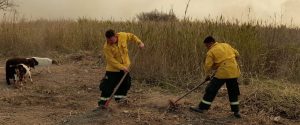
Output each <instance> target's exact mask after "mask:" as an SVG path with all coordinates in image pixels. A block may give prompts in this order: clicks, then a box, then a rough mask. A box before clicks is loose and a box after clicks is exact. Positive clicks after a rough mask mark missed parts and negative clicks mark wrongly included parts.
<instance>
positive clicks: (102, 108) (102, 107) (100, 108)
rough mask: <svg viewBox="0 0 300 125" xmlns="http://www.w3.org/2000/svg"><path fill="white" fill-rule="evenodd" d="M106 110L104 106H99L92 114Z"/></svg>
mask: <svg viewBox="0 0 300 125" xmlns="http://www.w3.org/2000/svg"><path fill="white" fill-rule="evenodd" d="M105 109H107V108H106V107H105V106H104V105H99V106H98V107H97V108H96V109H94V110H93V112H99V111H101V110H105Z"/></svg>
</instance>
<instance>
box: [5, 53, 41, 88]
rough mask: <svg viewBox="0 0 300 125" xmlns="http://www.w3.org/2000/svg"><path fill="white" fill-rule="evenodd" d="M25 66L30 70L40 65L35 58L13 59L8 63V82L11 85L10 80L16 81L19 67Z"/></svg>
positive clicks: (6, 66)
mask: <svg viewBox="0 0 300 125" xmlns="http://www.w3.org/2000/svg"><path fill="white" fill-rule="evenodd" d="M19 64H24V65H26V66H27V67H29V68H34V67H35V66H36V65H38V62H37V61H36V60H35V59H34V58H11V59H8V60H7V61H6V65H5V71H6V82H7V84H8V85H10V84H11V83H10V79H14V80H15V75H16V68H17V65H19Z"/></svg>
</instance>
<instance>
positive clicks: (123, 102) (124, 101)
mask: <svg viewBox="0 0 300 125" xmlns="http://www.w3.org/2000/svg"><path fill="white" fill-rule="evenodd" d="M116 102H117V103H118V104H119V105H121V106H128V105H129V103H130V102H129V100H128V99H126V98H123V99H117V100H116Z"/></svg>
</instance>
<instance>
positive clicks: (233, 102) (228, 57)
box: [190, 36, 241, 118]
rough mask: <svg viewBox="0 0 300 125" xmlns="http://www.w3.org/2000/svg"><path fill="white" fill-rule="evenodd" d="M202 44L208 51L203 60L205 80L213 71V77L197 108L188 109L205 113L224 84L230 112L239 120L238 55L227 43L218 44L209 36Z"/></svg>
mask: <svg viewBox="0 0 300 125" xmlns="http://www.w3.org/2000/svg"><path fill="white" fill-rule="evenodd" d="M204 44H205V46H206V47H207V49H208V52H207V54H206V59H205V64H204V65H205V66H204V69H205V73H206V74H207V77H206V80H209V79H211V78H210V76H211V72H212V71H213V70H215V74H214V77H213V78H212V79H211V81H210V83H209V84H208V85H207V87H206V89H205V94H204V96H203V98H202V101H201V102H200V104H199V105H198V107H190V109H191V110H192V111H196V112H199V113H203V112H205V111H207V110H208V109H209V108H210V106H211V104H212V102H213V100H214V98H215V97H216V95H217V93H218V90H219V89H220V88H221V87H222V86H223V85H224V83H226V87H227V91H228V95H229V101H230V106H231V111H232V112H233V115H234V116H235V117H236V118H241V115H240V114H239V101H238V96H239V95H240V91H239V86H238V82H237V78H238V77H239V76H240V69H239V66H238V64H237V60H236V59H237V58H238V57H239V53H238V51H237V50H236V49H234V48H232V47H231V46H230V45H229V44H227V43H218V42H216V41H215V39H214V38H213V37H211V36H208V37H207V38H206V39H205V40H204Z"/></svg>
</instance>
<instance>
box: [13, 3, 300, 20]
mask: <svg viewBox="0 0 300 125" xmlns="http://www.w3.org/2000/svg"><path fill="white" fill-rule="evenodd" d="M187 1H188V0H16V2H17V4H18V5H19V7H18V11H19V14H20V15H22V16H25V17H26V18H32V19H36V18H50V19H55V18H78V17H83V16H84V17H89V18H97V19H114V20H127V19H132V18H134V17H135V15H136V14H138V13H140V12H149V11H151V10H154V9H158V10H161V11H165V12H167V11H168V10H170V9H171V8H173V9H174V12H175V13H176V15H177V16H178V17H179V18H182V17H183V16H184V10H185V6H186V3H187ZM249 8H251V13H250V17H251V18H258V19H263V20H271V19H273V20H274V18H275V14H276V17H277V20H278V21H280V15H283V18H282V19H283V21H284V22H288V23H289V24H290V22H291V19H293V22H294V23H295V24H297V25H300V16H299V13H300V0H191V3H190V7H189V8H188V14H187V16H189V17H192V18H193V19H203V18H205V17H216V16H220V15H221V14H222V15H224V16H225V17H226V18H237V19H240V20H247V19H248V11H249Z"/></svg>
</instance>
